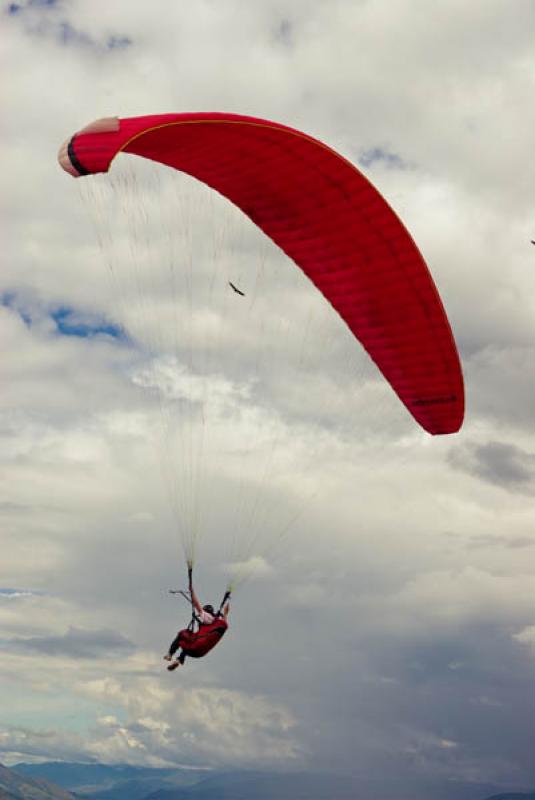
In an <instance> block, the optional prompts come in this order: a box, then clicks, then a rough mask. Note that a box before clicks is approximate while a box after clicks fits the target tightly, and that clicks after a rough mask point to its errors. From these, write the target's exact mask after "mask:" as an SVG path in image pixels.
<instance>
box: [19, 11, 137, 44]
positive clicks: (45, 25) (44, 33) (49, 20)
mask: <svg viewBox="0 0 535 800" xmlns="http://www.w3.org/2000/svg"><path fill="white" fill-rule="evenodd" d="M64 5H65V4H64V2H63V0H25V2H18V3H17V2H12V3H8V4H7V5H5V6H4V11H5V13H6V14H7V15H8V16H11V17H18V18H20V19H21V21H22V22H23V24H24V26H25V29H26V31H27V33H29V34H31V35H33V36H35V35H38V36H41V37H44V38H48V39H55V40H56V41H57V42H59V43H60V44H61V45H64V46H74V47H84V48H91V49H93V50H100V51H101V52H105V51H107V52H112V51H116V50H124V49H125V48H126V47H130V46H131V45H132V44H133V42H132V39H130V37H129V36H126V35H124V34H120V33H118V34H113V35H111V36H106V37H102V39H95V38H94V37H93V36H91V35H90V34H89V33H86V32H85V31H84V30H81V29H80V28H78V27H76V26H75V25H73V24H72V22H70V21H69V19H67V16H66V14H65V9H64ZM58 11H61V12H62V13H61V17H60V16H58V14H57V12H58ZM50 12H56V13H55V14H50Z"/></svg>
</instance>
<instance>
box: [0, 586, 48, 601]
mask: <svg viewBox="0 0 535 800" xmlns="http://www.w3.org/2000/svg"><path fill="white" fill-rule="evenodd" d="M40 594H41V593H40V592H34V591H32V590H31V589H7V588H2V587H0V600H1V599H2V598H4V599H7V600H16V599H18V598H19V597H35V596H36V595H40Z"/></svg>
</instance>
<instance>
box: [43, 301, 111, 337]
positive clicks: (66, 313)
mask: <svg viewBox="0 0 535 800" xmlns="http://www.w3.org/2000/svg"><path fill="white" fill-rule="evenodd" d="M50 316H51V317H52V319H53V320H54V322H55V323H56V328H57V331H58V333H60V334H62V335H63V336H77V337H79V338H81V339H90V338H91V337H93V336H102V335H103V336H110V337H111V338H112V339H123V338H124V333H123V331H122V330H121V328H119V327H118V326H117V325H113V324H112V323H111V322H107V321H105V320H103V319H99V318H98V317H95V316H92V315H89V314H82V313H80V312H78V311H76V310H75V309H73V308H67V307H66V306H60V307H59V308H58V309H56V310H55V311H53V312H52V313H51V315H50Z"/></svg>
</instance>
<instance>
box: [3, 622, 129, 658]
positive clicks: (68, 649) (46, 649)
mask: <svg viewBox="0 0 535 800" xmlns="http://www.w3.org/2000/svg"><path fill="white" fill-rule="evenodd" d="M5 646H7V647H9V648H14V649H15V650H21V651H25V650H30V651H33V652H37V653H41V654H44V655H47V656H67V657H69V658H102V657H105V658H115V657H116V656H117V655H118V654H121V653H122V654H127V653H128V652H131V651H132V650H133V649H134V646H135V645H134V644H133V643H132V642H130V641H128V639H126V638H125V637H124V636H122V635H121V634H118V633H115V631H110V630H104V629H103V630H98V631H87V630H82V629H80V628H74V627H72V628H69V630H68V631H67V632H66V633H64V634H63V635H61V636H33V637H28V638H13V639H8V640H7V641H4V647H5Z"/></svg>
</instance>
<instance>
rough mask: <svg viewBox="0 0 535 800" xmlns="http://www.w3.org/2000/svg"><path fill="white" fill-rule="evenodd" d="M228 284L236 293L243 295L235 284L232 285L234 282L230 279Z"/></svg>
mask: <svg viewBox="0 0 535 800" xmlns="http://www.w3.org/2000/svg"><path fill="white" fill-rule="evenodd" d="M228 285H229V286H230V287H231V289H234V291H235V292H236V294H239V295H241V296H242V297H245V292H242V291H241V290H240V289H238V287H237V286H234V284H233V283H232V281H229V282H228Z"/></svg>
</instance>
